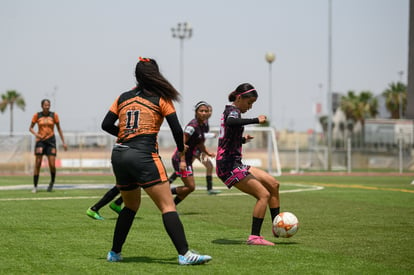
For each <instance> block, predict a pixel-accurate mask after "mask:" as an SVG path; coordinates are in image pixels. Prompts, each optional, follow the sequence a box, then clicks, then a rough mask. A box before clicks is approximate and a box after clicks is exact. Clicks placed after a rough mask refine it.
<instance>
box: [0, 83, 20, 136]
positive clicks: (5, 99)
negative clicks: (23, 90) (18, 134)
mask: <svg viewBox="0 0 414 275" xmlns="http://www.w3.org/2000/svg"><path fill="white" fill-rule="evenodd" d="M15 104H16V106H17V107H19V108H20V109H22V110H23V111H24V107H25V106H26V103H25V102H24V98H23V96H22V95H21V94H19V93H18V92H17V91H15V90H9V91H7V92H6V93H5V94H2V95H1V102H0V111H1V112H2V113H4V111H5V110H6V108H7V106H8V105H10V136H12V135H13V108H14V105H15Z"/></svg>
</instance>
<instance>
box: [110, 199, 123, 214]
mask: <svg viewBox="0 0 414 275" xmlns="http://www.w3.org/2000/svg"><path fill="white" fill-rule="evenodd" d="M109 208H111V209H112V210H114V211H115V212H116V213H118V214H119V212H121V210H122V206H120V205H118V204H116V203H115V202H111V204H110V205H109Z"/></svg>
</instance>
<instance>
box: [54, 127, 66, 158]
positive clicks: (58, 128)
mask: <svg viewBox="0 0 414 275" xmlns="http://www.w3.org/2000/svg"><path fill="white" fill-rule="evenodd" d="M56 128H57V130H58V133H59V136H60V139H61V140H62V144H63V149H64V150H65V151H67V150H68V146H67V145H66V143H65V138H64V136H63V132H62V129H61V128H60V124H59V123H56Z"/></svg>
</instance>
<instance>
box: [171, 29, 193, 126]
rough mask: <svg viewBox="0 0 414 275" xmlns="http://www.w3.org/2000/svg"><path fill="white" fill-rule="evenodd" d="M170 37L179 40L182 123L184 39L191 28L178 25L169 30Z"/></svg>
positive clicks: (182, 115)
mask: <svg viewBox="0 0 414 275" xmlns="http://www.w3.org/2000/svg"><path fill="white" fill-rule="evenodd" d="M171 32H172V37H173V38H178V39H179V40H180V82H179V89H180V91H179V92H180V93H181V103H180V120H181V123H184V87H183V83H184V62H183V58H184V39H190V38H191V37H192V35H193V28H192V27H191V26H190V24H189V23H187V22H184V23H178V24H177V27H175V28H171Z"/></svg>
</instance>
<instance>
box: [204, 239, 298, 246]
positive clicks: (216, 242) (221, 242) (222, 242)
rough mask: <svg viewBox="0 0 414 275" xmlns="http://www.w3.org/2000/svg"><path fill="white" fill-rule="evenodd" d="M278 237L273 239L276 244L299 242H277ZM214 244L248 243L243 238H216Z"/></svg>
mask: <svg viewBox="0 0 414 275" xmlns="http://www.w3.org/2000/svg"><path fill="white" fill-rule="evenodd" d="M277 240H278V239H275V240H272V242H274V243H275V244H276V245H295V244H298V242H292V241H289V242H277ZM211 242H212V243H214V244H221V245H235V244H243V245H244V244H246V241H243V240H230V239H216V240H212V241H211Z"/></svg>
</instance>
